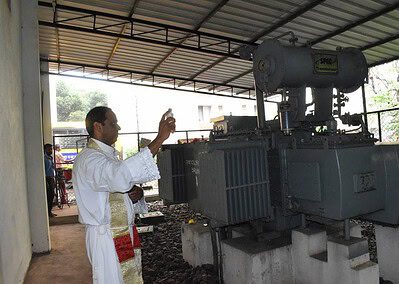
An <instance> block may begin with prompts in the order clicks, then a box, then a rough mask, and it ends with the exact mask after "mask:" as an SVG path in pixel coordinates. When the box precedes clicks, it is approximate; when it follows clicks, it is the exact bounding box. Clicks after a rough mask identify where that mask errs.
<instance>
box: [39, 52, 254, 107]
mask: <svg viewBox="0 0 399 284" xmlns="http://www.w3.org/2000/svg"><path fill="white" fill-rule="evenodd" d="M40 60H41V61H42V62H49V63H56V64H57V71H56V72H52V71H49V72H42V73H46V74H53V75H62V76H69V77H75V78H86V79H95V80H103V81H110V82H116V83H125V84H133V85H142V86H152V87H158V88H163V89H171V90H179V91H187V92H196V93H202V94H207V95H216V96H222V97H230V98H240V99H251V100H252V98H246V97H238V96H237V95H235V92H234V90H245V91H246V92H248V93H251V91H255V90H254V89H253V88H246V87H243V86H235V85H223V84H218V83H214V82H208V81H202V80H192V81H191V82H190V83H191V85H192V86H193V87H192V88H179V87H177V85H176V81H182V80H187V79H186V78H181V77H175V76H166V75H154V74H149V73H146V72H138V71H131V70H127V69H121V68H109V67H105V66H98V65H93V64H81V63H75V62H70V61H61V60H53V59H45V58H41V59H40ZM62 65H65V66H68V69H67V70H65V71H63V70H62V68H61V67H62ZM71 66H73V67H72V68H71ZM87 68H90V69H100V71H96V72H90V73H86V71H85V70H86V69H87ZM79 69H81V70H83V71H82V73H83V74H82V75H79V74H76V75H75V74H65V72H71V71H74V70H79ZM104 72H107V76H106V78H93V77H87V75H88V76H90V75H93V74H101V73H104ZM110 72H118V73H123V74H121V75H115V76H112V77H111V76H110ZM129 75H130V78H127V77H129ZM133 75H140V76H143V75H144V76H147V77H149V78H152V83H151V84H149V83H144V82H141V83H140V82H139V81H141V80H136V81H133V78H132V76H133ZM120 77H126V78H125V79H126V80H125V81H120V80H119V81H118V80H113V79H114V78H120ZM156 78H159V79H160V80H156ZM161 79H162V80H161ZM166 82H173V84H170V86H165V85H159V84H165V83H166ZM198 85H211V86H213V90H214V89H217V88H220V87H222V88H225V89H224V90H230V92H229V93H230V94H223V93H220V91H219V92H215V91H212V92H210V91H209V92H204V91H199V88H198Z"/></svg>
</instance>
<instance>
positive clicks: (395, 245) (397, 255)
mask: <svg viewBox="0 0 399 284" xmlns="http://www.w3.org/2000/svg"><path fill="white" fill-rule="evenodd" d="M374 227H375V238H376V242H377V254H378V265H379V267H380V276H381V277H382V278H384V280H390V281H392V282H393V283H399V228H391V227H383V226H380V225H374Z"/></svg>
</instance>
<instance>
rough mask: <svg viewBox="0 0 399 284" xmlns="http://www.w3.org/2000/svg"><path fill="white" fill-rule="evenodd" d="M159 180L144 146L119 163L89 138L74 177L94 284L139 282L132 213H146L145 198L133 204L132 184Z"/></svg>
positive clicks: (107, 149) (109, 150)
mask: <svg viewBox="0 0 399 284" xmlns="http://www.w3.org/2000/svg"><path fill="white" fill-rule="evenodd" d="M158 178H159V172H158V168H157V166H156V164H155V162H154V159H153V157H152V154H151V152H150V151H149V149H148V148H145V149H143V150H142V151H140V152H139V153H138V154H136V155H134V156H132V157H130V158H128V159H126V160H124V161H120V160H119V159H118V153H117V151H116V150H115V149H114V148H113V147H111V146H108V145H106V144H104V143H102V142H100V141H97V140H95V139H91V140H90V141H89V144H88V147H87V148H85V149H83V150H82V151H81V152H80V153H79V155H78V156H77V158H76V159H75V162H74V168H73V176H72V181H73V185H74V190H75V195H76V201H77V204H78V208H79V221H80V222H81V223H82V224H85V225H86V248H87V255H88V257H89V260H90V262H91V264H92V268H93V282H94V283H98V284H123V283H124V284H130V283H142V282H143V279H142V272H141V249H139V248H138V247H139V245H137V243H139V241H138V233H137V230H134V229H133V228H134V227H133V225H134V216H135V214H137V213H143V212H146V211H147V205H146V203H145V201H144V198H142V199H141V200H139V201H138V202H137V203H135V204H133V203H132V201H131V200H130V198H129V197H128V194H127V192H128V191H129V190H130V189H131V188H132V187H133V185H135V184H140V183H145V182H147V181H151V180H155V179H158Z"/></svg>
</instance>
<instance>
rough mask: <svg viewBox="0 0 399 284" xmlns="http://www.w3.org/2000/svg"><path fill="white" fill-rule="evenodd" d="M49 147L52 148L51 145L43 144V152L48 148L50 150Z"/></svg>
mask: <svg viewBox="0 0 399 284" xmlns="http://www.w3.org/2000/svg"><path fill="white" fill-rule="evenodd" d="M51 147H53V145H51V144H49V143H47V144H44V150H46V149H48V148H51Z"/></svg>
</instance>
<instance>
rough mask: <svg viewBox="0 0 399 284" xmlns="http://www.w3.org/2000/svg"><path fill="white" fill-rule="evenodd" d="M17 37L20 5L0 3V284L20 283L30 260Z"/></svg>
mask: <svg viewBox="0 0 399 284" xmlns="http://www.w3.org/2000/svg"><path fill="white" fill-rule="evenodd" d="M8 3H11V7H10V9H9V7H8ZM20 36H21V33H20V2H19V1H7V0H0V101H1V104H0V147H1V149H2V157H1V159H0V169H1V170H0V196H1V198H0V283H3V282H4V283H10V284H11V283H12V284H14V283H21V282H22V281H23V278H24V276H25V272H26V271H27V269H28V266H29V262H30V259H31V240H30V229H29V217H28V203H27V186H26V176H25V157H24V134H23V117H22V86H21V58H20V57H21V40H20ZM1 278H3V279H1Z"/></svg>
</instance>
